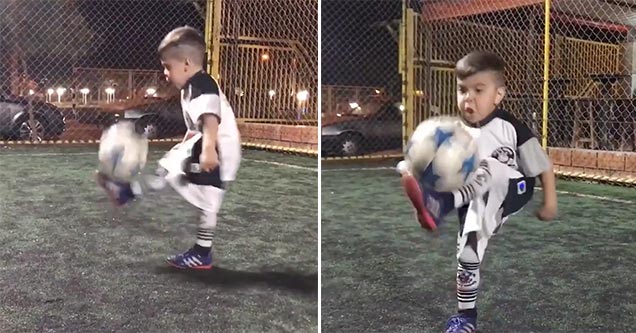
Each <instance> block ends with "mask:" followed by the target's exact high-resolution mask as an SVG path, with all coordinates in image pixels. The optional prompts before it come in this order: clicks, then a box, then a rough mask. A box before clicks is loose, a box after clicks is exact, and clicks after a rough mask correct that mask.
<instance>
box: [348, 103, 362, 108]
mask: <svg viewBox="0 0 636 333" xmlns="http://www.w3.org/2000/svg"><path fill="white" fill-rule="evenodd" d="M349 107H350V108H352V109H357V108H359V107H360V105H359V104H358V103H356V102H353V103H349Z"/></svg>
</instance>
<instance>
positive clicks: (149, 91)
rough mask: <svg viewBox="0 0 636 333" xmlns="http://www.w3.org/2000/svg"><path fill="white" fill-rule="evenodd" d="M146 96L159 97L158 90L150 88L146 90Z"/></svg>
mask: <svg viewBox="0 0 636 333" xmlns="http://www.w3.org/2000/svg"><path fill="white" fill-rule="evenodd" d="M146 96H152V97H156V96H157V88H155V87H150V88H148V89H146Z"/></svg>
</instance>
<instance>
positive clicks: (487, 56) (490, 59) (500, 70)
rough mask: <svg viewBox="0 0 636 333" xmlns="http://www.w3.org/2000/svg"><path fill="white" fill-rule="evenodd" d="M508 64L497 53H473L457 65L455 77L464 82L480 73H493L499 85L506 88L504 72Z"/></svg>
mask: <svg viewBox="0 0 636 333" xmlns="http://www.w3.org/2000/svg"><path fill="white" fill-rule="evenodd" d="M505 69H506V64H505V63H504V61H503V59H501V57H500V56H499V55H497V54H496V53H492V52H486V51H473V52H471V53H469V54H467V55H465V56H464V57H463V58H461V59H460V60H459V61H458V62H457V64H456V65H455V75H456V76H457V78H458V79H460V80H464V79H466V78H468V77H470V76H473V75H475V74H477V73H480V72H485V71H492V72H495V74H496V76H497V81H498V82H497V83H498V84H499V85H502V86H505V85H506V79H505V76H504V72H505Z"/></svg>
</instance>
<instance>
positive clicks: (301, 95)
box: [296, 90, 309, 102]
mask: <svg viewBox="0 0 636 333" xmlns="http://www.w3.org/2000/svg"><path fill="white" fill-rule="evenodd" d="M296 98H297V99H298V101H299V102H304V101H306V100H307V99H309V91H307V90H301V91H299V92H298V93H297V94H296Z"/></svg>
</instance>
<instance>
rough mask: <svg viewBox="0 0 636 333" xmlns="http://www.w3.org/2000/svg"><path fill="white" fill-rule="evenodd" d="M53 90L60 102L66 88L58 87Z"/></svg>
mask: <svg viewBox="0 0 636 333" xmlns="http://www.w3.org/2000/svg"><path fill="white" fill-rule="evenodd" d="M55 92H56V93H57V102H58V103H60V102H62V95H64V93H65V92H66V88H64V87H59V88H57V90H56V91H55Z"/></svg>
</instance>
